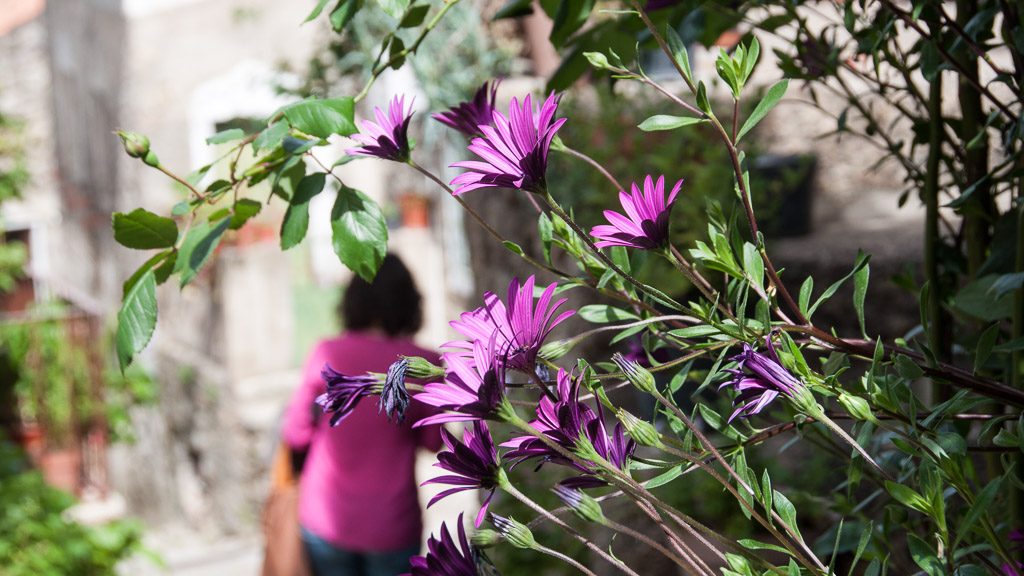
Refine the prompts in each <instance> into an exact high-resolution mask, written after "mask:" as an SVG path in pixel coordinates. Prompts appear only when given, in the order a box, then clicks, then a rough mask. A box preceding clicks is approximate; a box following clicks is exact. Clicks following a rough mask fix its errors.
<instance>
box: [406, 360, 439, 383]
mask: <svg viewBox="0 0 1024 576" xmlns="http://www.w3.org/2000/svg"><path fill="white" fill-rule="evenodd" d="M403 358H404V359H405V360H408V362H409V366H408V368H407V369H406V371H405V374H406V376H408V377H409V378H416V379H431V378H440V377H442V376H444V368H441V367H440V366H435V365H434V364H431V363H430V362H428V361H427V360H426V359H424V358H420V357H419V356H403Z"/></svg>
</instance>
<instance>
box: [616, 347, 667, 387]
mask: <svg viewBox="0 0 1024 576" xmlns="http://www.w3.org/2000/svg"><path fill="white" fill-rule="evenodd" d="M612 361H613V362H615V363H616V364H617V365H618V366H619V369H620V370H622V373H623V374H625V375H626V379H627V380H629V382H630V384H632V385H633V386H636V387H637V388H638V389H640V390H641V391H643V392H647V393H651V392H654V391H655V390H656V384H655V382H654V374H651V373H650V371H648V370H647V369H646V368H644V367H643V366H641V365H640V364H638V363H636V362H633V361H632V360H627V359H626V358H625V357H623V356H622V354H619V353H617V352H616V353H615V354H614V355H613V356H612Z"/></svg>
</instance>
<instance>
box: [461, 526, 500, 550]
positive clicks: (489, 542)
mask: <svg viewBox="0 0 1024 576" xmlns="http://www.w3.org/2000/svg"><path fill="white" fill-rule="evenodd" d="M469 541H470V543H471V544H473V546H474V547H476V548H491V547H493V546H497V545H498V544H501V543H502V542H504V541H505V538H504V537H503V536H502V535H501V534H498V533H497V532H495V531H494V530H491V529H490V528H484V529H482V530H477V531H476V532H475V533H474V534H473V535H472V536H471V537H470V538H469Z"/></svg>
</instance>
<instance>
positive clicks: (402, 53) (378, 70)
mask: <svg viewBox="0 0 1024 576" xmlns="http://www.w3.org/2000/svg"><path fill="white" fill-rule="evenodd" d="M458 3H459V0H445V2H444V6H443V7H442V8H441V9H440V10H438V11H437V14H434V17H433V18H431V19H430V22H427V25H426V26H424V27H423V29H422V31H421V32H420V35H419V36H417V37H416V41H415V42H413V43H412V44H411V45H410V46H408V47H406V48H404V49H402V50H399V51H398V52H397V53H395V54H392V55H391V56H390V57H389V58H388V59H387V61H386V62H383V63H381V64H378V65H377V66H375V67H374V69H373V72H372V73H371V74H370V79H369V80H367V81H366V84H365V85H364V86H363V89H362V90H360V91H359V94H356V97H355V98H354V100H355V101H356V102H359V101H360V100H362V99H363V98H366V94H367V93H368V92H369V91H370V87H371V86H373V83H374V82H376V81H377V77H378V76H380V75H381V74H382V73H383V72H384V71H385V70H387V69H388V68H390V67H391V65H392V64H395V63H396V62H398V61H399V60H402V59H404V58H405V57H406V56H408V55H409V54H412V53H414V52H416V50H417V49H418V48H419V47H420V44H421V43H422V42H423V39H424V38H426V37H427V34H429V33H430V31H431V30H433V29H434V27H436V26H437V24H438V23H439V22H440V21H441V19H442V18H444V15H445V14H447V13H448V11H449V10H451V9H452V7H453V6H455V5H456V4H458ZM381 54H383V50H381ZM379 57H380V56H379V55H378V58H379Z"/></svg>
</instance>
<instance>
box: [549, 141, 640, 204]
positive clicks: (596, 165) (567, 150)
mask: <svg viewBox="0 0 1024 576" xmlns="http://www.w3.org/2000/svg"><path fill="white" fill-rule="evenodd" d="M551 148H552V150H556V151H558V152H564V153H566V154H568V155H570V156H574V157H576V158H579V159H580V160H583V161H584V162H586V163H587V164H590V165H591V166H593V167H594V168H595V169H597V171H598V172H600V173H601V175H602V176H604V177H605V178H607V179H608V181H609V182H611V183H612V186H615V189H616V190H618V191H620V192H621V191H623V190H625V188H623V187H622V184H619V181H618V180H616V179H615V176H612V174H611V172H609V171H608V170H607V169H606V168H605V167H604V166H602V165H601V163H600V162H598V161H597V160H594V159H593V158H591V157H590V156H587V155H586V154H584V153H583V152H580V151H579V150H574V149H572V148H569V147H568V146H566V145H565V144H562V145H561V146H560V147H555V146H552V147H551Z"/></svg>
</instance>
